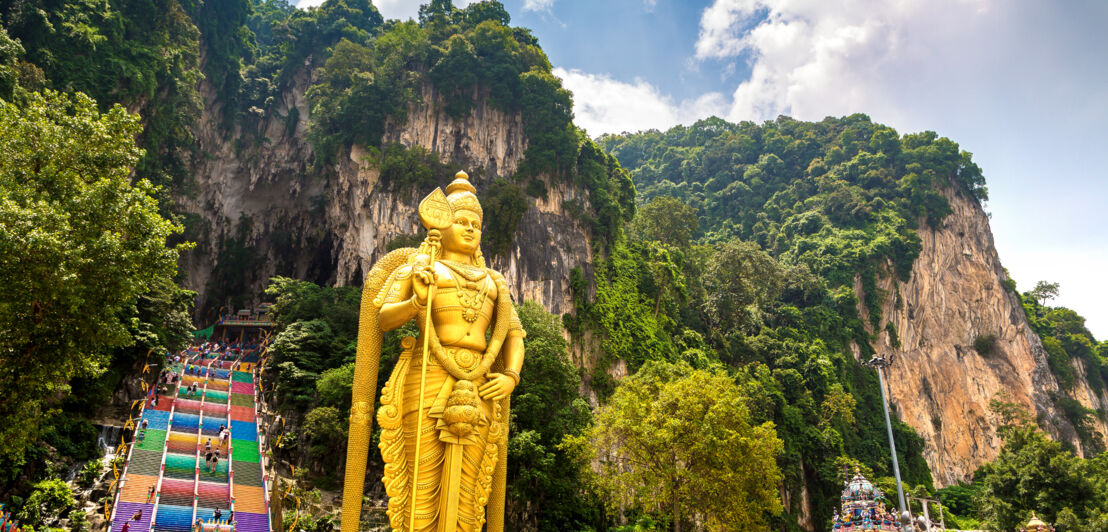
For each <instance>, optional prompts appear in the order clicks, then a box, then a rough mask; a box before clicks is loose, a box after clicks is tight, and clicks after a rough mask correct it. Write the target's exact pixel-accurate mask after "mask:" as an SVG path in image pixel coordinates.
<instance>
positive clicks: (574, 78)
mask: <svg viewBox="0 0 1108 532" xmlns="http://www.w3.org/2000/svg"><path fill="white" fill-rule="evenodd" d="M554 75H555V76H558V77H559V78H562V84H563V86H565V88H567V89H569V90H571V91H573V113H574V116H575V118H574V123H575V124H577V125H578V126H580V127H582V128H584V129H585V130H586V131H588V133H589V135H592V136H597V135H600V134H603V133H622V132H625V131H639V130H643V129H651V128H656V129H667V128H670V127H673V126H675V125H677V124H689V123H692V122H694V121H696V120H697V119H700V118H704V117H707V116H712V115H722V114H723V113H725V112H726V111H727V102H726V100H725V98H724V96H723V95H722V94H719V93H714V92H713V93H707V94H704V95H702V96H700V97H699V98H697V99H695V100H687V101H683V102H678V103H675V102H673V100H672V98H670V97H668V96H665V95H663V94H661V93H660V92H658V90H657V89H656V88H655V87H654V86H653V85H651V84H649V83H647V82H645V81H643V80H635V82H634V83H624V82H622V81H617V80H614V79H612V78H610V77H608V76H606V75H603V74H589V73H586V72H582V71H580V70H565V69H563V68H555V69H554Z"/></svg>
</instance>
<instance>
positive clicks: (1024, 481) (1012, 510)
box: [974, 426, 1094, 531]
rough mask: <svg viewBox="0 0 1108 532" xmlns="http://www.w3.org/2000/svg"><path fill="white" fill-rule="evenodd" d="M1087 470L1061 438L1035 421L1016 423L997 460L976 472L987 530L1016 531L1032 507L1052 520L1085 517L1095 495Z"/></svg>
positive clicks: (976, 481)
mask: <svg viewBox="0 0 1108 532" xmlns="http://www.w3.org/2000/svg"><path fill="white" fill-rule="evenodd" d="M1084 469H1085V468H1084V465H1083V464H1082V463H1081V460H1080V459H1079V458H1077V457H1076V456H1074V455H1073V453H1071V452H1069V451H1067V450H1066V449H1065V448H1064V447H1063V445H1062V443H1061V442H1057V441H1053V440H1051V439H1050V438H1048V437H1047V436H1046V435H1045V434H1043V433H1042V432H1041V431H1039V430H1038V429H1036V428H1034V427H1031V426H1020V427H1016V428H1013V429H1012V430H1009V431H1007V432H1006V434H1005V437H1004V446H1003V447H1002V448H1001V450H1000V454H999V455H997V457H996V460H994V461H993V462H990V463H988V464H985V465H984V466H981V467H980V468H979V469H978V470H977V472H976V473H974V482H975V483H978V484H980V485H981V492H980V495H979V496H978V498H977V499H976V501H977V508H978V512H979V514H980V515H981V518H982V520H983V521H984V523H985V525H986V526H987V527H988V529H989V530H1014V529H1015V528H1016V527H1017V526H1019V525H1021V524H1023V523H1025V522H1026V521H1027V517H1028V515H1029V514H1030V513H1031V512H1036V513H1038V515H1039V516H1040V517H1042V518H1043V519H1046V520H1047V521H1051V522H1053V521H1058V520H1059V517H1061V516H1067V515H1072V516H1073V517H1076V518H1077V519H1078V520H1083V519H1084V518H1086V517H1087V516H1088V511H1087V508H1086V505H1087V504H1088V503H1089V501H1090V500H1091V499H1092V498H1093V496H1094V493H1093V486H1092V485H1091V483H1090V479H1089V478H1087V477H1086V475H1085V474H1084ZM1069 530H1074V531H1076V530H1088V529H1086V528H1070V529H1069Z"/></svg>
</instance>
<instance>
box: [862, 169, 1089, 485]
mask: <svg viewBox="0 0 1108 532" xmlns="http://www.w3.org/2000/svg"><path fill="white" fill-rule="evenodd" d="M945 194H946V196H947V198H948V199H949V201H950V204H951V207H952V208H953V213H952V214H951V215H949V216H948V217H947V218H946V219H945V220H944V221H943V227H942V228H941V229H938V230H934V229H931V228H928V227H927V226H926V225H922V226H921V227H920V230H919V236H920V239H921V243H922V251H921V252H920V256H919V258H918V259H916V261H915V264H914V265H913V268H912V273H911V276H910V278H909V279H908V281H906V282H900V281H896V280H895V279H893V278H892V277H891V276H887V277H885V278H884V279H883V280H882V281H881V282H879V283H878V285H879V286H878V288H879V290H881V291H882V293H883V294H884V295H885V299H884V305H883V308H882V321H881V322H880V324H879V325H880V326H879V327H878V328H877V329H876V330H877V331H880V334H878V336H877V341H876V342H875V346H874V347H875V348H876V349H877V351H878V353H879V354H882V355H894V356H895V357H896V360H895V363H894V364H893V366H892V367H891V368H890V369H889V372H888V379H887V380H888V383H889V389H890V390H889V392H890V401H891V402H892V403H894V404H895V405H896V408H897V410H898V412H899V415H900V418H901V419H902V420H904V421H905V422H906V423H908V424H909V425H911V426H912V427H913V428H915V430H916V431H917V432H919V433H920V435H922V436H923V438H924V440H925V442H926V447H925V450H924V452H923V456H924V458H925V459H926V460H927V462H928V464H929V465H930V467H931V472H932V475H933V476H934V479H935V483H936V485H938V486H942V485H947V484H951V483H954V482H957V481H959V480H964V479H967V478H968V477H969V476H970V475H972V474H973V472H974V470H975V469H976V468H977V467H978V466H980V465H981V464H982V463H984V462H986V461H989V460H991V459H992V458H994V457H995V456H996V454H997V452H998V451H999V449H1000V445H1001V441H1000V439H999V438H998V437H997V435H996V427H997V425H998V424H999V419H997V416H996V415H995V414H994V413H993V412H991V411H990V410H989V401H990V400H992V399H993V398H995V397H996V396H997V394H998V393H1001V392H1005V393H1007V394H1008V396H1009V399H1008V400H1010V401H1014V402H1018V403H1021V404H1023V405H1025V406H1027V407H1028V409H1029V411H1030V412H1031V413H1033V414H1035V415H1036V416H1037V417H1039V419H1040V423H1041V425H1042V426H1043V428H1044V429H1046V430H1047V431H1048V432H1049V433H1050V434H1051V435H1052V436H1053V437H1054V438H1056V439H1061V440H1066V441H1070V442H1072V443H1073V444H1074V445H1075V446H1077V447H1078V448H1080V443H1079V441H1078V440H1077V436H1076V433H1075V431H1074V429H1073V426H1072V425H1071V424H1070V423H1069V421H1067V420H1066V419H1065V417H1064V416H1063V415H1062V414H1061V412H1060V411H1059V410H1058V409H1057V408H1056V407H1055V405H1054V401H1053V399H1052V395H1054V394H1057V393H1059V384H1058V382H1057V380H1056V379H1055V377H1054V375H1053V374H1052V373H1051V371H1050V368H1049V366H1048V365H1047V359H1046V352H1045V351H1044V350H1043V347H1042V344H1041V342H1040V340H1039V338H1038V336H1037V335H1035V333H1034V332H1032V331H1031V329H1030V327H1029V324H1028V322H1027V318H1026V316H1025V314H1024V311H1023V309H1022V307H1021V306H1020V303H1019V300H1018V299H1017V298H1016V296H1015V294H1013V293H1012V292H1011V291H1010V290H1008V289H1007V288H1006V286H1005V281H1006V280H1007V278H1008V277H1007V274H1006V272H1005V271H1004V268H1003V267H1002V266H1001V263H1000V259H999V257H998V256H997V252H996V249H995V247H994V245H993V238H992V233H991V231H990V230H989V221H988V217H987V215H986V214H985V212H984V211H983V210H982V209H981V206H980V205H979V204H978V203H977V201H976V200H973V199H971V198H968V197H967V196H966V195H965V194H963V193H960V192H954V191H950V190H948V191H946V192H945ZM855 290H856V292H858V295H859V300H860V301H861V300H862V299H863V298H862V297H861V295H862V294H861V290H862V289H861V286H860V284H859V285H856V287H855ZM860 311H861V312H862V313H863V315H865V309H864V308H860ZM867 317H868V316H867ZM889 322H891V323H892V325H893V327H895V330H896V337H895V338H894V337H892V336H893V335H892V334H890V333H889V332H888V331H886V330H885V327H886V324H887V323H889ZM989 335H995V337H996V342H995V347H994V349H993V351H992V352H991V353H989V354H980V353H978V352H977V351H976V350H975V349H974V341H975V340H976V339H977V338H979V337H986V336H989ZM897 339H898V340H899V345H896V343H897V342H896V340H897ZM1078 369H1079V374H1081V375H1083V373H1082V372H1081V368H1078ZM1085 382H1086V381H1085V380H1084V379H1083V378H1082V379H1079V384H1078V388H1077V389H1076V390H1075V391H1074V395H1075V397H1076V398H1077V399H1078V400H1080V401H1081V402H1082V403H1084V404H1085V405H1086V406H1089V407H1092V408H1094V409H1096V408H1102V407H1103V406H1104V405H1105V404H1108V403H1106V400H1105V399H1106V398H1105V397H1102V396H1101V397H1098V396H1097V395H1096V394H1095V393H1094V392H1093V391H1092V390H1089V389H1088V386H1087V385H1086V384H1085ZM1098 424H1099V425H1098V427H1097V429H1098V430H1100V431H1101V432H1104V431H1105V426H1104V423H1103V421H1098Z"/></svg>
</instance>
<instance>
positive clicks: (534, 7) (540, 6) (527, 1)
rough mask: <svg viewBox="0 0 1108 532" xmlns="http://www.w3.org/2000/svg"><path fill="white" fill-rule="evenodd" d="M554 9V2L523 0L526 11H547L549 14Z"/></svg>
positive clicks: (551, 0)
mask: <svg viewBox="0 0 1108 532" xmlns="http://www.w3.org/2000/svg"><path fill="white" fill-rule="evenodd" d="M552 7H554V0H523V10H524V11H545V12H547V13H549V12H550V8H552Z"/></svg>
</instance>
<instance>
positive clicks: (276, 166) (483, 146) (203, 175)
mask: <svg viewBox="0 0 1108 532" xmlns="http://www.w3.org/2000/svg"><path fill="white" fill-rule="evenodd" d="M310 84H311V80H310V74H309V73H308V72H303V73H301V75H299V76H297V77H296V78H295V80H294V83H293V86H292V87H291V89H290V90H289V91H287V92H286V93H285V94H284V95H283V97H282V99H281V100H280V101H279V102H278V104H277V105H276V106H274V107H275V108H274V109H273V110H272V111H271V113H272V115H271V116H269V117H262V118H260V119H259V120H258V125H257V129H256V130H254V131H253V132H251V133H250V134H248V135H242V131H241V129H236V131H234V132H231V133H228V132H226V131H225V129H223V128H221V127H220V126H219V122H220V116H219V114H218V113H219V112H220V111H219V108H220V106H219V102H217V101H214V92H213V91H211V90H210V87H207V86H206V84H205V86H204V87H202V91H201V92H202V95H203V96H204V97H205V100H206V101H205V105H204V115H203V117H202V119H201V121H200V124H199V126H198V128H197V131H196V137H197V141H198V143H199V146H200V150H199V152H200V153H202V154H203V156H202V157H198V159H197V160H196V161H195V164H194V167H195V179H196V185H197V186H196V190H197V194H196V195H195V196H190V197H184V198H179V199H178V200H179V203H180V204H181V205H182V206H184V208H185V209H186V210H187V211H189V212H190V213H193V220H191V221H190V224H189V227H190V231H189V234H188V235H187V236H188V237H189V238H190V239H191V240H195V241H197V242H198V245H197V248H196V249H194V250H193V251H191V252H189V253H188V254H187V256H185V258H184V259H183V261H182V268H183V270H184V272H185V274H186V278H187V285H188V286H189V287H191V288H193V289H195V290H198V291H200V293H201V296H200V297H201V301H200V304H199V305H198V308H199V307H202V306H204V304H205V303H208V306H209V307H211V308H218V307H219V306H221V305H225V304H226V303H225V301H222V300H218V301H211V302H206V301H205V300H204V298H208V297H219V295H220V293H219V292H218V291H217V290H215V289H214V288H210V287H209V286H208V285H209V280H210V279H213V273H214V272H217V271H220V269H221V268H222V269H223V270H226V269H228V268H242V267H248V268H249V269H250V271H249V272H246V273H247V283H246V286H241V287H236V288H237V289H238V290H237V291H245V292H250V293H255V294H260V293H261V291H262V289H263V288H264V287H265V286H266V284H267V281H268V279H269V278H270V277H272V276H273V275H286V276H292V277H296V278H301V279H308V280H312V281H314V282H319V283H336V284H339V285H360V284H361V283H362V278H363V276H364V275H365V273H366V272H368V271H369V269H370V268H371V267H372V265H373V262H374V261H375V260H377V259H378V258H380V257H381V256H383V255H384V253H385V252H386V248H387V245H388V244H389V243H390V242H391V241H393V240H394V239H396V238H397V237H401V236H409V235H415V234H422V233H423V229H422V227H421V226H420V225H419V217H418V215H417V213H416V208H417V206H418V203H419V200H420V199H421V198H420V197H419V195H418V194H411V195H410V196H411V197H403V196H399V195H397V194H394V193H392V192H391V191H390V190H389V189H388V188H387V187H386V186H384V185H383V184H382V183H380V182H379V177H380V172H379V171H378V169H377V168H375V167H374V165H373V162H372V161H367V159H366V151H365V149H363V148H362V147H360V146H354V147H353V148H352V149H351V150H350V152H349V153H348V154H347V156H346V157H343V158H342V160H341V161H340V162H339V163H338V164H337V165H335V168H334V170H333V171H329V172H320V171H317V170H314V169H313V168H312V165H313V160H314V154H313V152H312V147H311V143H310V142H308V140H307V127H308V124H307V117H308V103H307V101H306V99H305V97H304V93H305V91H306V89H307V87H308V86H309V85H310ZM437 101H439V98H438V96H437V95H436V94H435V93H434V91H433V90H432V89H431V88H430V87H427V88H425V89H424V91H423V94H422V97H421V98H420V103H412V104H410V105H409V108H408V110H407V119H406V120H405V121H403V122H391V123H389V124H387V126H386V133H385V136H384V139H383V140H384V143H400V144H403V145H405V146H408V147H412V146H416V145H419V146H422V147H424V148H427V149H428V150H431V151H435V152H437V153H438V154H439V155H440V156H441V157H442V158H443V159H445V160H449V161H452V162H454V163H457V164H459V165H461V166H462V167H463V168H465V169H466V170H467V171H468V172H469V173H470V177H471V180H472V181H473V182H474V185H475V186H476V187H477V189H478V195H480V194H481V192H482V191H483V190H484V188H485V187H486V186H487V184H488V183H489V182H490V181H491V180H492V179H495V178H498V177H503V178H509V179H510V178H511V177H512V174H513V173H514V172H515V170H516V169H517V168H518V166H519V163H520V161H521V160H522V158H523V152H524V150H525V149H526V144H527V143H526V138H525V136H524V132H523V122H522V119H521V117H520V116H519V115H518V114H506V113H504V112H501V111H500V110H498V109H496V108H493V107H492V106H490V105H488V103H487V101H485V100H484V99H483V98H481V97H480V96H478V100H477V102H478V103H477V104H476V105H475V107H474V109H473V112H472V113H471V114H470V115H469V116H467V117H466V118H464V119H462V120H454V119H452V118H451V117H450V116H448V115H446V114H445V113H444V112H442V111H440V110H439V108H440V107H441V106H438V105H435V102H437ZM294 109H295V111H294ZM290 115H291V116H292V118H295V119H296V120H295V121H294V120H292V119H290V118H289V117H290ZM255 133H256V135H255ZM255 136H256V138H257V139H258V140H244V139H253V138H255ZM546 184H547V189H548V196H547V198H546V199H534V198H528V201H530V202H531V207H530V208H529V209H528V210H527V212H526V213H525V214H524V217H523V220H522V221H521V222H520V224H519V230H518V231H517V234H516V235H514V237H513V240H512V245H511V248H510V249H509V251H508V252H507V253H506V254H504V255H503V256H498V257H494V258H492V259H491V261H490V266H491V267H493V268H495V269H497V270H499V271H501V272H502V273H504V275H505V277H506V278H507V280H508V283H509V285H510V286H511V287H512V296H513V297H514V298H515V300H516V301H517V302H520V301H522V300H524V299H532V300H535V301H537V302H539V303H541V304H542V305H543V306H544V307H546V308H547V309H548V310H550V311H551V312H554V313H562V312H565V311H566V310H568V309H570V308H571V307H572V299H571V293H570V288H569V275H570V271H571V270H572V269H573V268H574V267H577V266H581V267H583V268H585V269H586V270H587V268H588V266H587V265H588V263H589V259H590V253H591V245H590V242H589V241H590V238H589V233H588V230H587V228H586V227H585V226H584V225H583V224H581V223H579V222H578V221H577V220H576V219H574V218H572V217H571V216H570V215H569V214H568V213H567V212H566V211H565V210H564V209H563V208H562V202H563V201H568V200H573V199H577V200H578V201H581V202H586V201H587V200H586V198H583V197H581V194H582V192H580V191H578V190H576V189H574V188H572V187H569V186H567V185H565V184H564V183H552V182H547V183H546ZM445 185H446V183H441V184H440V186H445ZM229 242H230V244H229ZM236 246H237V247H238V248H242V249H245V250H246V251H241V252H240V253H238V255H237V256H238V257H239V259H240V263H235V264H229V263H228V264H222V265H221V264H220V261H221V260H222V261H226V260H231V259H228V257H232V258H233V257H236V254H235V252H233V251H228V250H229V249H232V248H235V247H236ZM243 256H246V257H248V258H251V259H252V260H246V261H242V260H241V259H242V257H243ZM244 263H245V266H244Z"/></svg>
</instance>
